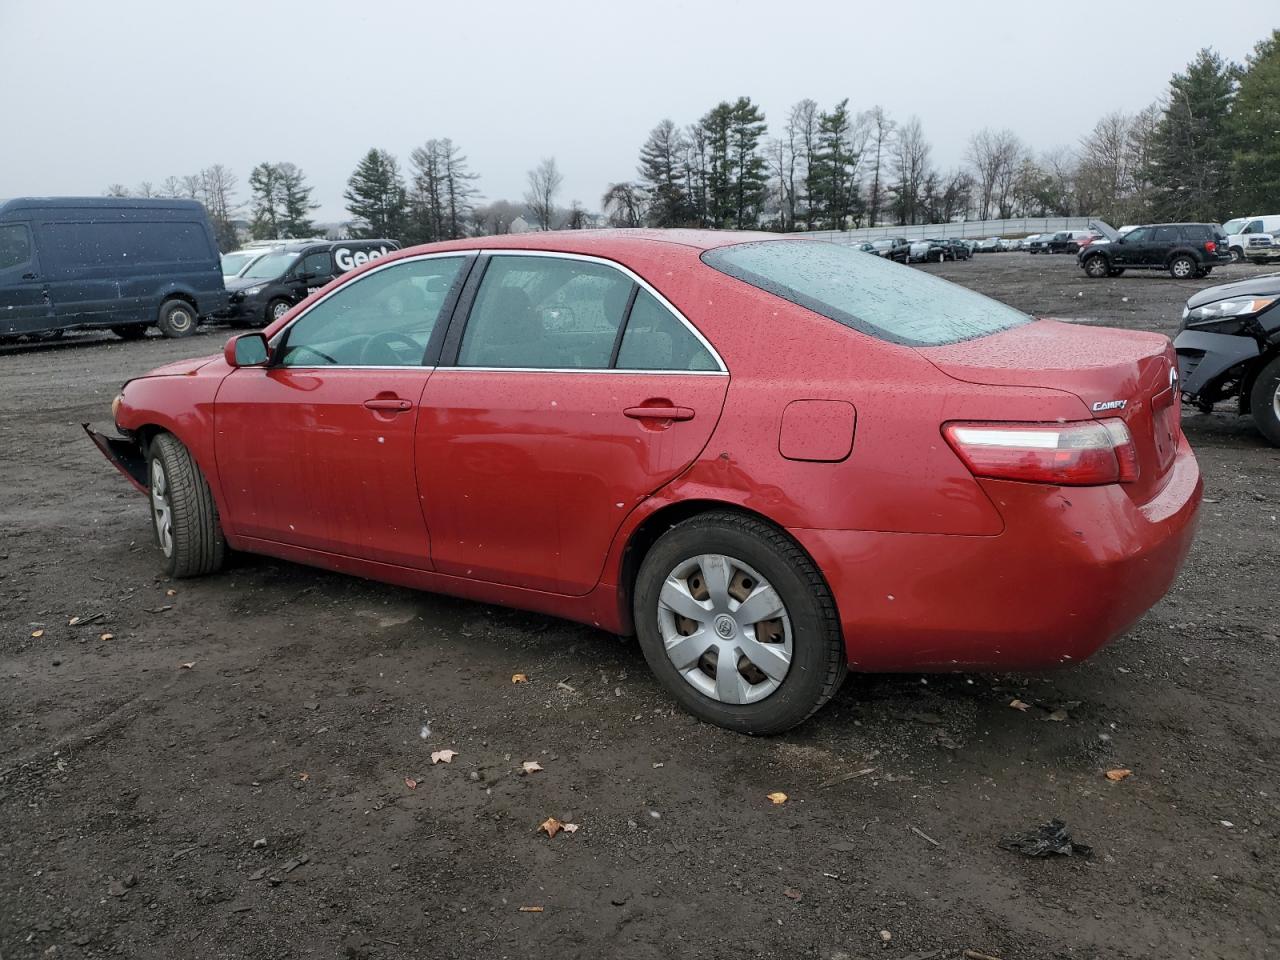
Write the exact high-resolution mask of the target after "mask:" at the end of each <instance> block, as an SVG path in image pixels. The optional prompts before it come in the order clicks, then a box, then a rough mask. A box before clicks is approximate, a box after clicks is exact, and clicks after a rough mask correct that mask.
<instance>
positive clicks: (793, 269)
mask: <svg viewBox="0 0 1280 960" xmlns="http://www.w3.org/2000/svg"><path fill="white" fill-rule="evenodd" d="M702 260H703V262H704V263H706V264H707V265H708V266H709V267H712V268H714V269H716V270H718V271H720V272H721V273H724V274H727V275H728V276H730V277H734V278H736V279H738V280H741V281H743V282H744V283H749V284H751V285H752V286H754V287H758V288H759V289H761V290H765V291H767V292H769V293H772V294H774V295H775V296H778V297H781V298H782V299H783V300H787V301H789V302H791V303H794V304H797V305H799V306H801V307H805V308H806V309H809V310H812V311H813V312H814V313H818V314H821V315H822V316H824V317H828V318H829V319H831V320H834V321H836V322H837V323H840V324H843V325H844V326H847V327H850V328H852V329H854V330H857V331H859V332H861V333H865V334H868V335H870V336H873V337H877V338H879V339H881V340H887V341H889V342H890V343H900V344H904V345H907V346H921V347H926V346H937V345H939V344H946V343H957V342H959V341H961V340H972V339H975V338H977V337H985V336H988V335H990V334H993V333H998V332H999V331H1001V330H1007V329H1009V328H1010V327H1016V326H1019V325H1021V324H1024V323H1030V322H1031V318H1030V317H1029V316H1027V315H1026V314H1024V313H1021V312H1019V311H1017V310H1014V309H1013V308H1012V307H1008V306H1005V305H1004V304H1003V303H1000V302H998V301H996V300H992V299H990V298H989V297H984V296H983V295H982V294H980V293H974V292H973V291H972V290H967V289H965V288H964V287H961V286H958V285H957V284H954V283H948V282H947V281H946V280H942V279H941V278H939V277H935V276H932V275H930V274H927V273H924V272H922V271H920V270H912V269H909V268H906V267H902V266H900V265H898V264H895V263H891V262H890V261H888V260H885V259H883V258H881V257H866V256H863V255H862V254H860V253H859V252H858V251H857V250H855V249H854V248H853V247H850V246H845V245H841V244H834V243H826V242H823V241H816V240H765V241H759V242H754V243H740V244H735V245H733V246H728V247H718V248H716V249H713V250H708V251H707V252H706V253H704V254H703V255H702Z"/></svg>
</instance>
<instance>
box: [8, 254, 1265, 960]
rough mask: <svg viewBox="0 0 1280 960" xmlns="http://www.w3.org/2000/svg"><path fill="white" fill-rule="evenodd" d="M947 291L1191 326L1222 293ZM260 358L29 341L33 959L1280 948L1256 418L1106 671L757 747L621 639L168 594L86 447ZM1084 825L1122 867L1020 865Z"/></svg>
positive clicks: (288, 569)
mask: <svg viewBox="0 0 1280 960" xmlns="http://www.w3.org/2000/svg"><path fill="white" fill-rule="evenodd" d="M929 269H931V270H935V271H937V272H940V273H942V274H943V275H945V276H947V277H949V278H951V279H954V280H957V281H959V282H961V283H965V284H968V285H971V286H973V287H975V288H976V289H979V290H982V291H984V292H986V293H990V294H993V295H995V296H997V297H1000V298H1002V299H1004V300H1007V301H1008V302H1010V303H1012V304H1014V305H1015V306H1018V307H1020V308H1023V309H1026V310H1030V311H1033V312H1036V313H1039V314H1043V315H1049V316H1057V317H1070V318H1087V319H1090V320H1101V321H1104V322H1108V323H1116V324H1120V325H1124V326H1129V327H1133V328H1141V329H1154V330H1159V331H1162V332H1166V333H1169V332H1172V331H1173V330H1174V329H1175V327H1176V323H1177V320H1178V317H1179V315H1180V311H1181V306H1182V302H1183V300H1184V299H1185V298H1186V296H1187V295H1188V294H1189V293H1190V292H1191V290H1193V289H1194V288H1196V287H1198V286H1205V285H1208V284H1209V282H1210V281H1198V282H1191V283H1178V282H1175V281H1173V280H1171V279H1170V278H1168V277H1167V276H1142V275H1137V276H1125V277H1122V278H1117V279H1113V280H1103V281H1087V280H1085V279H1084V278H1083V276H1082V275H1081V274H1080V272H1079V271H1078V270H1077V269H1076V267H1075V264H1074V258H1070V257H1052V258H1050V257H1030V256H1028V255H1026V254H989V255H983V256H980V257H979V258H977V259H976V260H974V261H973V262H971V263H957V264H946V265H944V266H942V267H930V268H929ZM1250 272H1258V269H1257V268H1251V267H1227V268H1219V270H1218V271H1216V272H1215V276H1214V278H1213V281H1212V282H1218V281H1225V280H1228V279H1231V278H1232V277H1233V276H1240V275H1243V274H1245V273H1250ZM225 336H226V331H225V330H218V329H213V330H209V331H206V332H204V333H202V334H201V335H199V336H197V337H195V338H193V339H190V340H185V341H168V340H161V339H158V338H155V337H152V338H149V339H147V340H145V341H141V342H136V343H122V342H120V341H117V340H115V339H113V338H112V337H110V336H109V335H104V336H81V337H68V338H67V339H65V340H63V341H61V342H57V343H51V344H43V345H36V346H18V347H8V348H2V349H0V451H2V453H0V691H2V693H0V730H2V731H3V734H2V736H0V956H2V957H3V958H4V960H17V958H28V957H66V958H79V957H101V956H121V957H141V958H166V960H167V958H179V957H184V958H185V957H198V958H205V957H210V958H223V957H226V958H291V957H335V958H341V957H365V958H408V957H429V958H436V957H440V958H453V957H459V958H461V957H466V958H502V957H520V958H523V957H556V958H569V957H608V958H613V957H625V958H632V957H635V958H667V957H696V958H720V957H732V958H748V957H788V958H791V957H795V958H822V960H835V958H872V957H877V958H886V960H890V958H891V960H908V958H911V960H932V958H958V957H960V956H961V954H962V952H963V951H964V950H974V951H978V952H980V953H982V954H986V955H988V956H993V957H998V958H1001V960H1042V958H1094V957H1096V958H1106V960H1116V958H1129V957H1152V958H1174V957H1176V958H1192V957H1194V958H1202V957H1203V958H1224V960H1228V958H1229V960H1237V958H1254V957H1275V956H1280V914H1278V913H1277V910H1276V906H1277V903H1278V902H1280V877H1278V870H1280V842H1278V837H1280V828H1278V827H1277V819H1278V818H1277V814H1278V813H1280V804H1278V803H1277V797H1278V796H1280V755H1278V751H1277V735H1278V734H1280V716H1278V715H1277V709H1276V703H1277V699H1276V689H1277V686H1280V650H1278V645H1280V641H1278V638H1277V633H1278V632H1280V622H1278V619H1280V618H1277V615H1276V595H1277V590H1276V584H1277V582H1280V522H1278V521H1277V516H1278V515H1280V450H1276V449H1273V448H1270V447H1268V446H1266V445H1264V444H1263V442H1262V441H1261V439H1260V438H1259V436H1258V435H1257V433H1256V432H1255V431H1254V430H1253V429H1252V427H1251V426H1250V425H1249V424H1248V423H1247V422H1245V421H1242V420H1240V419H1238V418H1237V417H1236V416H1235V415H1234V414H1232V413H1231V412H1229V411H1226V410H1223V411H1221V412H1217V413H1214V414H1212V415H1207V416H1206V415H1201V414H1198V413H1188V414H1187V415H1186V417H1185V428H1186V430H1187V432H1188V434H1189V435H1190V437H1191V439H1192V442H1193V443H1194V445H1195V447H1196V450H1197V453H1198V455H1199V457H1200V462H1201V466H1202V468H1203V471H1204V474H1205V480H1206V496H1207V498H1208V499H1207V500H1206V504H1205V508H1204V511H1203V522H1202V528H1201V533H1200V536H1199V540H1198V542H1197V544H1196V547H1195V550H1194V552H1193V554H1192V557H1191V559H1190V561H1189V562H1188V565H1187V567H1186V569H1185V571H1184V573H1183V575H1182V577H1181V578H1180V580H1179V581H1178V583H1177V585H1176V586H1175V588H1174V589H1173V591H1172V593H1171V594H1170V595H1169V597H1168V598H1167V599H1165V600H1164V601H1163V602H1162V603H1161V604H1159V605H1158V606H1157V607H1156V608H1155V609H1154V610H1153V611H1152V612H1151V613H1150V614H1149V615H1148V616H1147V617H1146V618H1145V619H1144V620H1143V621H1142V622H1141V623H1140V624H1139V625H1138V626H1137V627H1136V628H1135V629H1134V630H1133V631H1132V632H1131V633H1130V634H1129V635H1128V636H1127V637H1125V638H1123V639H1122V640H1120V641H1118V642H1117V643H1115V644H1114V645H1112V646H1111V647H1110V648H1108V649H1106V650H1104V651H1102V652H1101V653H1100V654H1099V655H1098V656H1096V657H1095V658H1094V659H1093V660H1092V661H1090V662H1088V663H1085V664H1083V665H1080V666H1077V667H1075V668H1073V669H1070V670H1067V671H1065V672H1062V673H1057V674H1053V675H1047V676H1012V675H1005V676H989V675H972V676H968V675H951V676H929V677H925V676H918V675H910V676H860V677H852V678H850V680H849V681H848V683H847V684H846V686H845V687H844V688H843V690H842V691H841V693H840V694H839V695H838V696H837V698H836V699H835V700H834V701H833V702H832V703H831V704H830V705H829V706H828V707H827V709H825V710H824V711H822V712H821V713H820V714H818V715H817V716H816V717H814V718H813V719H812V720H810V721H809V722H808V723H807V724H805V725H804V726H803V727H801V728H800V729H798V730H796V731H794V732H792V733H791V734H788V735H786V736H782V737H777V738H773V739H750V738H746V737H742V736H737V735H734V734H730V733H727V732H725V731H722V730H718V729H716V728H714V727H711V726H708V725H705V724H702V723H698V722H696V721H694V720H692V719H690V718H689V717H687V716H685V715H683V714H681V713H678V712H676V711H674V710H673V709H672V706H671V702H670V701H669V700H668V698H667V697H666V696H665V695H664V694H663V693H662V691H661V690H660V689H658V687H657V685H656V684H655V682H654V680H653V679H652V678H651V677H650V675H649V673H648V671H647V670H646V668H645V665H644V661H643V659H642V657H641V655H640V652H639V649H638V648H637V646H636V645H635V644H634V643H633V642H627V641H620V640H618V639H617V638H615V637H613V636H609V635H606V634H603V633H600V632H598V631H594V630H591V629H588V628H585V627H579V626H574V625H570V624H566V623H562V622H559V621H556V620H552V619H549V618H545V617H540V616H533V615H529V614H524V613H518V612H513V611H508V610H503V609H498V608H494V607H487V606H482V605H478V604H474V603H465V602H461V601H457V600H451V599H448V598H443V597H438V596H432V595H427V594H418V593H413V592H410V591H407V590H402V589H397V588H393V587H387V586H381V585H378V584H375V583H368V582H364V581H360V580H354V579H350V578H347V577H342V576H338V575H335V574H329V573H323V572H318V571H315V570H311V569H307V568H304V567H298V566H291V565H289V564H286V563H280V562H276V561H271V560H266V559H259V558H253V557H238V558H237V559H236V561H235V563H234V565H233V566H232V567H231V568H230V569H229V570H228V571H227V572H225V573H223V574H221V575H219V576H216V577H212V578H209V579H205V580H195V581H183V582H175V583H169V582H165V581H163V580H161V579H159V578H158V577H157V574H156V570H157V568H158V563H157V560H156V557H155V555H154V554H153V548H152V546H151V534H150V530H149V526H148V517H147V510H146V506H145V502H144V501H143V499H142V498H141V497H140V496H139V495H138V494H137V493H135V492H134V491H133V490H132V489H131V488H130V487H129V486H128V485H127V484H126V483H125V482H124V480H123V479H122V478H121V477H120V476H118V475H117V474H116V472H115V471H114V470H112V469H111V468H110V467H109V466H108V464H107V463H106V462H105V461H104V460H103V459H102V457H101V456H100V455H99V454H98V452H97V451H96V450H95V449H93V447H92V446H91V445H90V444H89V443H88V441H87V440H86V439H85V437H84V435H83V434H82V433H81V431H80V428H79V426H78V424H79V422H80V421H82V420H95V421H99V422H103V423H105V422H107V421H108V419H109V415H108V413H107V405H108V403H109V401H110V399H111V397H112V396H113V395H114V394H115V392H116V390H117V388H118V386H119V384H120V382H121V381H122V380H124V379H125V378H127V377H130V376H134V375H137V374H140V373H142V372H144V371H146V370H147V369H149V368H151V367H153V366H156V365H158V364H160V363H162V362H165V361H168V360H172V359H177V358H180V357H185V356H193V355H198V354H202V353H210V352H213V351H214V350H216V349H218V348H220V346H221V344H222V342H223V340H224V338H225ZM1044 589H1045V590H1052V589H1053V584H1045V585H1044ZM75 617H79V618H81V622H80V623H79V624H77V625H69V621H72V618H75ZM515 673H524V674H527V676H528V682H527V683H520V684H513V683H512V674H515ZM1015 698H1016V699H1018V700H1021V701H1023V702H1024V703H1025V704H1027V705H1029V709H1027V710H1026V711H1025V712H1023V711H1020V710H1018V709H1011V708H1010V706H1009V704H1010V701H1012V700H1014V699H1015ZM1059 710H1061V711H1064V712H1062V713H1059V712H1055V711H1059ZM444 749H450V750H454V751H457V753H456V756H455V757H454V758H453V760H452V762H451V763H448V764H446V763H437V764H433V763H432V760H431V753H432V751H438V750H444ZM524 761H536V762H538V763H539V764H540V765H541V767H542V770H541V771H540V772H535V773H532V774H529V775H521V774H520V770H521V764H522V762H524ZM1113 768H1126V769H1130V770H1132V771H1133V773H1132V776H1130V777H1129V778H1128V779H1125V780H1123V781H1121V782H1110V781H1108V779H1107V778H1106V776H1105V772H1106V771H1107V770H1110V769H1113ZM407 779H408V780H409V781H416V788H411V785H410V784H409V783H407ZM773 791H782V792H785V793H786V794H787V795H788V797H789V799H788V800H787V801H786V802H785V803H783V804H781V805H774V804H773V803H771V802H770V801H769V799H767V798H766V794H768V793H770V792H773ZM548 817H556V818H558V819H560V820H562V821H566V822H573V823H577V824H578V825H579V827H580V829H578V830H577V832H576V833H572V834H568V833H561V834H560V835H558V836H556V837H554V838H551V839H549V838H548V837H547V836H546V835H544V834H542V833H539V832H538V825H539V824H540V823H541V822H542V821H544V820H545V819H546V818H548ZM1054 817H1057V818H1061V819H1062V820H1064V821H1065V822H1066V823H1067V825H1068V828H1069V829H1070V830H1071V831H1072V833H1073V835H1074V836H1075V839H1076V840H1078V841H1080V842H1082V843H1086V844H1089V845H1091V846H1092V847H1093V854H1092V856H1091V857H1089V858H1083V857H1069V858H1068V857H1059V858H1055V859H1052V860H1032V859H1029V858H1026V857H1023V856H1021V855H1019V854H1017V853H1014V852H1010V851H1007V850H1004V849H1001V848H999V847H998V846H997V844H998V842H999V840H1000V839H1001V838H1002V837H1004V836H1005V835H1007V834H1011V833H1014V832H1018V831H1023V830H1027V829H1030V828H1033V827H1035V826H1036V825H1038V824H1041V823H1043V822H1045V821H1047V820H1049V819H1051V818H1054ZM528 907H537V908H539V910H538V911H537V912H533V911H524V910H522V908H528Z"/></svg>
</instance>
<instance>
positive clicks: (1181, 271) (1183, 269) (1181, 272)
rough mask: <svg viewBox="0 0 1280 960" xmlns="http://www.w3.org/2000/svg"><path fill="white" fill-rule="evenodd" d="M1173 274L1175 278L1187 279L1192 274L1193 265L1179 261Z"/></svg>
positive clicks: (1174, 267)
mask: <svg viewBox="0 0 1280 960" xmlns="http://www.w3.org/2000/svg"><path fill="white" fill-rule="evenodd" d="M1173 272H1174V275H1175V276H1179V277H1185V276H1186V275H1187V274H1189V273H1190V272H1191V265H1190V264H1189V263H1187V261H1185V260H1179V261H1178V262H1177V263H1175V264H1174V265H1173Z"/></svg>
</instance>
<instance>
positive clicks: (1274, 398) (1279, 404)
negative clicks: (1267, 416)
mask: <svg viewBox="0 0 1280 960" xmlns="http://www.w3.org/2000/svg"><path fill="white" fill-rule="evenodd" d="M1271 409H1272V410H1274V411H1275V414H1276V419H1277V420H1280V383H1278V384H1276V392H1275V393H1273V394H1272V395H1271Z"/></svg>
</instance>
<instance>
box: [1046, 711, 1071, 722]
mask: <svg viewBox="0 0 1280 960" xmlns="http://www.w3.org/2000/svg"><path fill="white" fill-rule="evenodd" d="M1070 717H1071V714H1069V713H1067V711H1065V710H1062V709H1058V710H1054V711H1053V712H1052V713H1051V714H1049V719H1050V720H1057V721H1062V720H1067V719H1069V718H1070Z"/></svg>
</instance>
